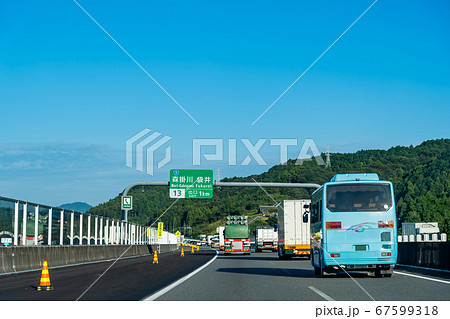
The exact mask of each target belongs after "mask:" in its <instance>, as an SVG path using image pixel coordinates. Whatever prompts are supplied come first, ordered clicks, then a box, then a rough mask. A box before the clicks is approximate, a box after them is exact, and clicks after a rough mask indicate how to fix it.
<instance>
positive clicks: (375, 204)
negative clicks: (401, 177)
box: [326, 183, 392, 212]
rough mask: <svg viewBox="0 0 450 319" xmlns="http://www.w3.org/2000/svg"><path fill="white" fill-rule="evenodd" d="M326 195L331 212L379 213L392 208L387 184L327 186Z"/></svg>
mask: <svg viewBox="0 0 450 319" xmlns="http://www.w3.org/2000/svg"><path fill="white" fill-rule="evenodd" d="M326 194H327V195H326V196H327V203H326V205H327V208H328V209H329V210H330V211H331V212H360V211H365V212H367V211H377V212H380V211H387V210H388V209H389V208H391V206H392V200H391V188H390V185H389V184H363V183H360V184H339V185H328V186H327V188H326Z"/></svg>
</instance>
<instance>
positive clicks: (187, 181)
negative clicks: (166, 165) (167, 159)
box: [169, 169, 214, 198]
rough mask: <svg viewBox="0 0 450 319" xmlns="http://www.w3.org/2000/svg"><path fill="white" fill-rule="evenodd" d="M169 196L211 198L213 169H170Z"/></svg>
mask: <svg viewBox="0 0 450 319" xmlns="http://www.w3.org/2000/svg"><path fill="white" fill-rule="evenodd" d="M169 182H170V188H169V196H170V198H212V197H213V182H214V181H213V171H212V170H210V169H171V170H170V179H169Z"/></svg>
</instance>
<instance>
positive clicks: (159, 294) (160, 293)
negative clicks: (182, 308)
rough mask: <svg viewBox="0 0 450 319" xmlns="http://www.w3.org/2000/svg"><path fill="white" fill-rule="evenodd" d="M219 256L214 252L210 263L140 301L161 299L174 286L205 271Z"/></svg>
mask: <svg viewBox="0 0 450 319" xmlns="http://www.w3.org/2000/svg"><path fill="white" fill-rule="evenodd" d="M218 255H219V252H218V251H217V250H216V255H215V256H214V258H213V259H211V260H210V261H208V262H207V263H206V264H204V265H203V266H201V267H200V268H197V269H196V270H194V271H193V272H191V273H190V274H187V275H186V276H184V277H183V278H181V279H178V280H177V281H175V282H174V283H172V284H170V285H169V286H167V287H166V288H163V289H161V290H159V291H158V292H156V293H154V294H153V295H151V296H149V297H146V298H144V299H142V301H155V300H156V299H158V298H159V297H161V296H162V295H164V294H166V293H167V292H169V291H171V290H172V289H173V288H175V287H176V286H178V285H180V284H182V283H183V282H185V281H186V280H188V279H189V278H191V277H192V276H194V275H195V274H197V273H198V272H200V271H202V270H203V269H205V268H206V267H208V266H209V265H210V264H211V263H212V262H213V261H214V260H216V258H217V256H218Z"/></svg>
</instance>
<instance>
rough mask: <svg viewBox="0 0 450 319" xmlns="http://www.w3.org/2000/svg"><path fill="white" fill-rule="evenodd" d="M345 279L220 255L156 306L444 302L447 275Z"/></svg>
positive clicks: (271, 258)
mask: <svg viewBox="0 0 450 319" xmlns="http://www.w3.org/2000/svg"><path fill="white" fill-rule="evenodd" d="M351 275H352V278H350V277H349V276H348V275H346V274H342V275H337V276H333V277H328V278H320V277H319V276H316V275H314V270H313V268H312V266H311V264H310V261H309V260H306V259H296V258H294V259H292V260H279V259H278V255H277V253H271V252H261V253H252V254H251V255H231V256H224V255H223V254H220V255H219V257H217V259H216V260H215V261H214V262H213V263H211V264H210V265H209V266H208V267H206V268H205V269H203V270H202V271H200V272H199V273H198V274H196V275H195V276H193V277H191V278H189V279H188V280H186V281H185V282H183V283H181V284H180V285H178V286H177V287H175V288H173V289H172V290H170V291H169V292H167V293H165V294H164V295H162V296H161V297H159V298H157V299H156V300H236V301H237V300H296V301H308V300H315V301H325V300H330V301H332V300H336V301H353V300H357V301H365V300H376V301H394V300H402V301H410V300H417V301H423V300H433V301H437V300H450V274H448V273H443V272H436V271H431V272H426V273H424V272H423V271H411V270H410V269H407V268H400V267H397V268H396V269H395V273H394V274H393V275H392V277H391V278H375V277H369V276H368V275H367V274H364V273H356V272H354V273H351ZM411 275H412V276H411ZM413 276H414V277H413ZM417 276H418V277H417Z"/></svg>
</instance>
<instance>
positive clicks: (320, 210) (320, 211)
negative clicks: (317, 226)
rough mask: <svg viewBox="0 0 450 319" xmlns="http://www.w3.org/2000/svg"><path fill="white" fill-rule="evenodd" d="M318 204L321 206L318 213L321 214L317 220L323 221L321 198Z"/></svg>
mask: <svg viewBox="0 0 450 319" xmlns="http://www.w3.org/2000/svg"><path fill="white" fill-rule="evenodd" d="M317 204H318V206H319V207H318V208H319V209H318V215H319V216H318V218H317V221H319V222H320V221H322V200H320V201H319V202H318V203H317Z"/></svg>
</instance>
